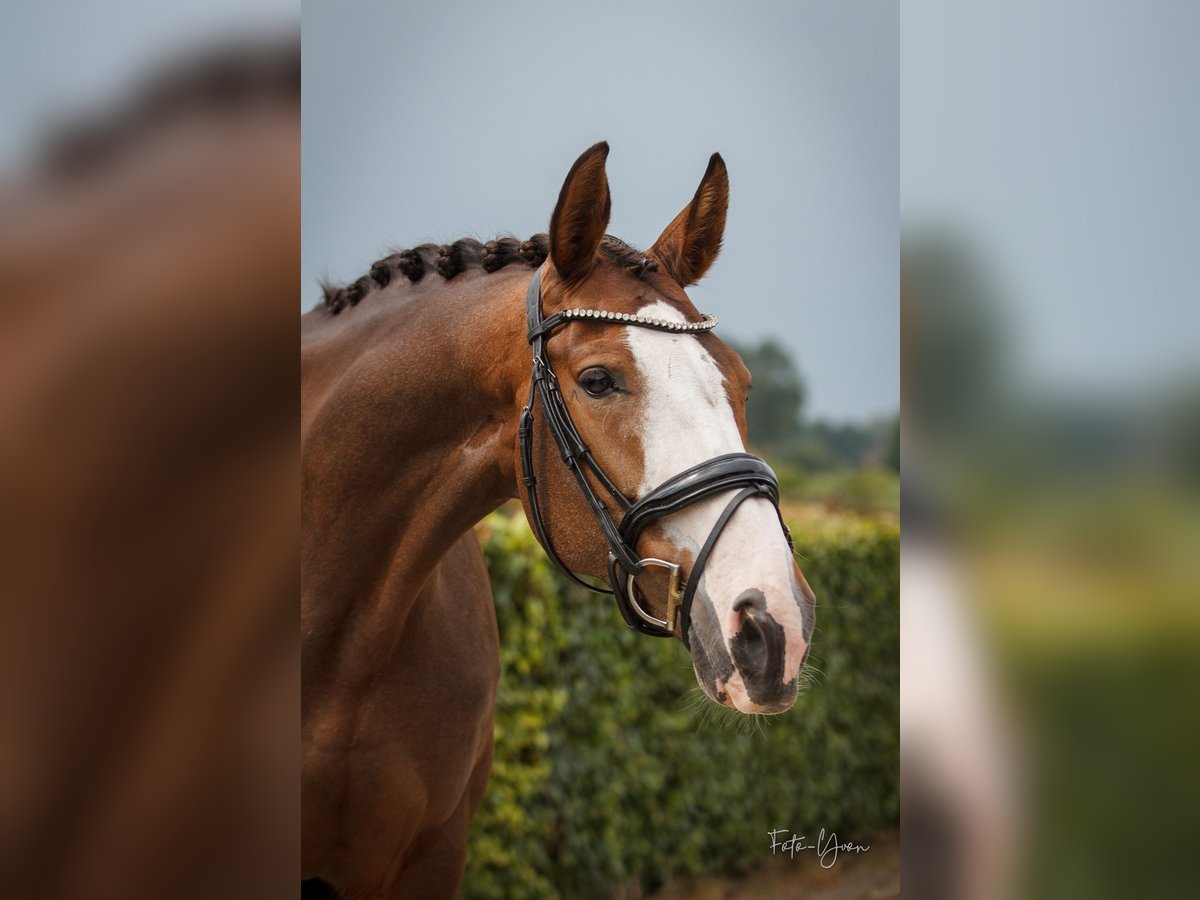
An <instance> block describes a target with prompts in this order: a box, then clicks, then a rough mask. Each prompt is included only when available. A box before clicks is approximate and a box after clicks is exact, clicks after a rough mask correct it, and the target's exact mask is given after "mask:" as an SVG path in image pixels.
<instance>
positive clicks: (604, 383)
mask: <svg viewBox="0 0 1200 900" xmlns="http://www.w3.org/2000/svg"><path fill="white" fill-rule="evenodd" d="M579 383H580V385H582V386H583V389H584V390H585V391H587V392H588V393H589V394H591V395H592V396H593V397H603V396H604V395H605V394H609V393H612V391H613V390H614V389H615V388H616V383H615V382H614V381H613V377H612V375H610V374H609V373H608V371H607V370H606V369H601V368H600V367H599V366H596V367H594V368H591V369H587V370H585V371H584V373H583V374H582V375H580V376H579Z"/></svg>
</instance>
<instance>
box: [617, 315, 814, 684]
mask: <svg viewBox="0 0 1200 900" xmlns="http://www.w3.org/2000/svg"><path fill="white" fill-rule="evenodd" d="M638 314H639V315H643V316H649V317H652V318H656V319H665V320H667V321H672V322H685V321H686V319H685V318H684V316H683V314H682V313H680V312H679V311H678V310H676V309H675V308H674V307H672V306H670V305H669V304H667V303H665V302H663V301H657V302H655V303H652V304H649V305H648V306H644V307H642V308H641V309H639V310H638ZM626 340H627V342H628V345H629V348H630V350H631V351H632V353H633V359H634V362H635V364H636V365H637V367H638V370H639V372H640V374H641V376H642V385H643V391H644V394H645V396H644V398H643V402H642V404H641V422H640V423H639V427H638V433H639V436H640V438H641V442H642V447H643V450H644V453H645V460H644V462H645V475H644V476H643V479H642V484H641V485H640V488H639V494H640V495H644V494H645V493H646V492H647V491H650V490H652V489H654V488H656V487H658V486H659V485H660V484H662V483H663V482H664V481H666V480H668V479H669V478H671V477H672V476H674V475H678V474H679V473H680V472H682V471H683V470H684V469H687V468H689V467H691V466H694V465H696V464H697V463H701V462H704V461H705V460H708V459H712V458H713V457H714V456H721V455H723V454H726V453H741V452H744V451H745V449H746V448H745V446H744V445H743V444H742V438H741V435H740V434H739V433H738V428H737V422H736V420H735V419H734V416H733V409H732V407H731V406H730V404H729V397H728V396H727V395H726V393H725V380H724V376H722V374H721V370H720V369H719V368H718V367H717V364H716V362H715V361H714V360H713V358H712V357H711V356H709V354H708V353H707V352H706V351H705V350H704V348H703V347H702V346H701V345H700V341H699V340H698V339H697V338H696V337H695V336H694V335H686V334H675V333H673V332H669V331H656V330H654V329H651V328H636V327H635V328H627V329H626ZM732 495H733V492H732V491H731V492H729V493H722V494H717V495H716V496H713V497H709V498H708V499H707V500H704V501H702V502H700V503H696V504H694V505H692V506H689V507H687V508H685V509H683V510H681V511H680V512H678V513H675V514H674V515H671V516H668V517H667V518H665V519H662V520H660V521H661V523H662V525H663V526H664V528H665V531H666V536H667V538H668V539H669V540H671V541H672V542H674V543H675V544H677V545H678V546H680V547H687V548H690V549H691V551H692V554H693V557H694V556H695V555H696V554H698V553H699V552H700V548H701V547H703V546H704V542H705V540H707V538H708V535H709V532H710V531H711V530H712V527H713V525H714V524H716V521H717V518H718V517H719V516H720V514H721V512H722V511H723V510H724V509H725V505H726V504H727V503H728V502H729V500H730V498H731V497H732ZM750 588H757V589H758V590H760V591H762V592H763V595H764V596H765V597H766V600H767V611H768V612H769V613H770V614H771V615H772V616H773V617H774V618H775V621H776V622H778V623H779V624H780V625H781V626H782V627H783V628H784V633H785V634H786V635H787V636H788V641H787V652H786V655H785V659H784V680H785V681H790V680H791V679H792V678H794V677H795V676H796V673H797V672H798V671H799V669H800V660H801V657H802V654H803V650H804V647H803V645H802V643H801V642H800V641H799V636H801V635H802V634H803V628H802V618H801V615H800V608H799V607H798V606H797V604H796V599H795V598H796V596H797V594H798V591H797V589H796V581H795V572H794V568H793V566H792V562H791V552H790V551H789V550H788V545H787V540H786V539H785V538H784V536H783V531H782V529H780V527H779V517H778V516H777V515H776V513H775V508H774V507H773V506H772V505H771V502H770V501H769V500H767V499H765V498H761V497H753V498H751V499H749V500H747V501H746V502H745V503H743V504H742V505H741V506H739V507H738V509H737V512H735V513H734V515H733V518H732V519H731V520H730V521H729V523H728V525H726V527H725V530H724V531H723V532H722V533H721V537H720V539H719V540H718V541H717V544H716V546H715V547H714V548H713V551H712V555H711V556H710V557H709V560H708V563H707V564H706V566H705V569H704V581H703V584H702V587H701V589H702V590H703V591H704V592H705V593H706V594H707V595H708V597H709V599H711V600H712V602H713V605H714V607H715V608H716V610H717V615H718V617H719V619H720V622H721V630H722V634H723V636H724V638H725V643H726V648H727V649H728V645H729V641H730V640H732V638H733V636H734V635H735V634H736V633H737V631H738V629H739V627H740V616H739V614H738V613H737V612H735V611H734V609H733V603H734V601H735V600H737V598H738V597H739V596H741V594H742V593H743V592H744V591H746V590H747V589H750ZM793 636H794V637H795V638H796V640H793V639H792V638H793ZM734 679H737V680H738V682H739V684H740V673H735V674H734V678H733V679H731V681H732V680H734Z"/></svg>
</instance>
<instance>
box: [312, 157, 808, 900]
mask: <svg viewBox="0 0 1200 900" xmlns="http://www.w3.org/2000/svg"><path fill="white" fill-rule="evenodd" d="M608 152H609V148H608V145H607V143H603V142H601V143H598V144H596V145H595V146H593V147H591V148H590V149H588V150H587V151H586V152H584V153H583V154H582V155H581V156H580V157H579V158H578V159H577V160H576V161H575V163H574V165H573V166H572V167H571V168H570V171H569V172H568V174H567V176H566V178H565V180H564V182H563V185H562V189H561V191H560V193H559V197H558V202H557V204H556V205H555V207H554V210H553V213H552V214H551V218H550V227H549V231H548V233H545V234H539V235H534V236H533V237H532V238H530V239H529V240H527V241H523V242H522V241H519V240H517V239H516V238H511V237H508V238H500V239H497V240H494V241H489V242H487V243H486V244H484V243H480V242H478V241H474V240H471V239H464V240H459V241H455V242H454V243H452V244H448V245H444V246H440V247H439V246H435V245H432V244H425V245H421V246H418V247H415V248H412V249H409V250H403V251H400V252H397V253H394V254H392V255H391V256H388V257H386V258H384V259H381V260H380V261H378V262H377V263H375V264H374V265H373V266H372V267H371V269H370V271H369V273H368V274H367V275H365V276H363V277H362V278H359V279H358V280H356V281H354V282H352V283H350V284H349V285H346V286H343V287H336V288H335V287H332V286H326V287H325V289H324V294H323V302H321V303H320V304H319V305H318V306H317V307H316V308H315V309H313V310H312V311H310V312H308V313H307V314H305V315H304V316H303V324H302V354H301V359H302V363H301V369H302V415H301V429H302V500H301V507H302V514H301V525H302V542H301V580H302V600H301V656H302V689H301V706H302V738H303V745H302V759H301V765H302V790H301V808H302V812H301V821H302V826H301V830H302V847H301V854H302V858H303V863H302V880H303V883H304V887H305V890H306V891H310V892H312V895H313V896H317V895H318V892H321V891H323V892H325V895H329V894H330V893H336V894H338V895H340V896H342V897H368V896H369V897H387V898H402V897H432V896H453V895H454V894H456V893H457V891H458V890H459V888H460V885H461V882H462V878H463V872H464V866H465V860H466V842H467V827H468V823H469V821H470V818H471V816H472V814H473V813H474V811H475V809H476V808H477V806H478V805H479V803H480V801H481V799H482V797H483V793H484V790H485V787H486V784H487V779H488V775H489V773H490V767H491V758H492V747H493V744H492V719H493V711H494V705H495V698H496V690H497V684H498V678H499V650H498V636H497V626H496V617H495V609H494V606H493V602H492V597H491V592H490V588H489V584H488V578H487V572H486V569H485V567H484V563H483V559H482V554H481V551H480V547H479V544H478V541H477V539H476V537H475V535H474V532H473V526H474V525H475V524H476V523H477V522H478V521H479V520H480V519H481V518H482V517H483V516H485V515H486V514H487V513H489V512H491V511H492V510H494V509H496V508H497V507H499V506H500V505H501V504H503V503H505V502H506V501H508V500H510V499H511V498H518V499H519V500H520V501H521V503H522V505H523V507H524V510H525V514H526V516H527V518H528V519H529V521H530V523H531V525H532V526H533V528H534V531H535V533H536V534H537V536H538V539H539V541H540V542H541V544H542V546H543V548H544V549H545V551H546V552H547V554H548V555H549V556H550V558H551V559H552V560H553V561H554V562H555V563H556V564H557V565H559V566H560V567H561V568H562V569H563V570H564V572H566V573H567V575H568V576H569V577H571V578H573V579H575V580H577V581H579V582H580V583H581V584H584V585H585V586H587V587H589V588H591V589H594V590H598V591H602V592H605V593H611V594H613V596H614V598H615V599H616V602H617V606H618V609H619V610H620V612H621V614H622V616H623V617H624V618H625V621H626V623H627V624H628V625H629V626H630V627H631V628H634V629H635V630H637V631H639V632H641V633H644V634H647V635H652V636H656V637H662V638H675V639H679V640H681V641H682V642H683V643H684V644H685V645H686V646H687V647H688V648H689V650H690V653H691V658H692V661H693V668H694V670H695V675H696V680H697V682H698V683H699V685H700V688H701V690H702V691H703V692H704V693H705V694H706V695H707V696H708V697H709V698H711V699H712V700H713V701H715V702H717V703H719V704H722V705H724V706H727V707H732V708H734V709H737V710H740V711H742V712H744V713H761V714H765V713H779V712H782V711H784V710H786V709H788V708H790V707H791V705H792V704H793V703H794V701H795V698H796V692H797V681H798V676H799V672H800V670H801V667H802V665H803V663H804V661H805V658H806V656H807V653H808V647H809V641H810V638H811V634H812V628H813V612H814V605H815V598H814V595H813V592H812V589H811V588H810V587H809V585H808V583H807V581H806V580H805V578H804V575H803V573H802V571H801V570H800V567H799V566H798V565H797V564H796V561H795V558H794V554H793V552H792V550H791V539H790V536H789V535H788V533H787V529H786V527H784V526H783V523H782V518H781V516H780V515H779V510H778V488H777V482H776V480H775V476H774V473H772V472H771V471H770V469H769V467H768V466H767V465H766V464H765V463H764V462H762V460H759V459H758V458H757V457H753V456H751V455H749V454H748V453H746V452H745V435H746V421H745V402H746V398H747V394H748V391H749V389H750V374H749V372H748V371H747V369H746V368H745V366H744V365H743V364H742V362H741V360H740V359H739V357H738V356H737V354H736V353H734V352H733V351H732V350H731V349H730V348H729V347H727V346H726V345H725V344H723V343H722V342H721V341H720V340H719V339H718V338H717V337H716V335H715V334H713V327H714V326H715V324H716V319H715V317H713V316H707V315H705V316H702V315H701V314H700V313H698V312H697V310H696V308H695V307H694V306H693V305H692V303H691V301H690V300H689V299H688V295H687V293H686V291H685V289H686V288H687V287H688V286H690V285H693V284H695V283H696V282H697V281H699V280H700V278H702V277H703V275H704V274H705V272H706V271H707V270H708V269H709V267H710V266H711V265H712V264H713V262H714V261H715V259H716V258H717V255H718V253H719V251H720V247H721V242H722V238H723V233H724V227H725V219H726V212H727V209H728V202H729V177H728V172H727V170H726V166H725V163H724V161H723V160H722V159H721V157H720V155H719V154H713V156H712V157H711V159H710V161H709V164H708V167H707V170H706V171H705V173H704V176H703V178H702V179H701V182H700V185H699V187H698V188H697V190H696V192H695V195H694V196H693V198H692V199H691V201H690V203H688V205H687V206H685V207H684V209H683V210H682V211H681V212H680V213H679V215H677V216H676V217H675V219H674V220H673V221H671V223H670V224H669V225H668V226H667V227H666V229H665V230H664V231H663V232H662V234H661V236H660V237H659V238H658V240H657V241H656V242H655V243H654V245H653V246H652V247H651V249H650V250H649V251H646V252H642V251H639V250H636V249H634V248H633V247H631V246H629V245H628V244H626V243H624V242H623V241H621V240H619V239H617V238H615V237H613V236H611V235H608V234H607V233H606V230H607V226H608V222H609V217H610V212H611V199H610V195H609V187H608V179H607V176H606V173H605V164H606V160H607V157H608ZM531 361H532V365H531ZM718 537H719V538H720V540H718ZM589 579H594V580H589ZM597 582H598V583H597ZM605 582H607V584H608V586H607V587H603V586H602V585H603V584H604V583H605Z"/></svg>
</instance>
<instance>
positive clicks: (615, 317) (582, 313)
mask: <svg viewBox="0 0 1200 900" xmlns="http://www.w3.org/2000/svg"><path fill="white" fill-rule="evenodd" d="M559 316H560V317H561V318H562V319H604V320H605V321H613V322H628V323H630V324H631V325H643V326H645V327H647V328H659V329H661V330H663V331H712V330H713V329H714V328H716V327H717V317H716V316H712V315H709V314H708V313H705V314H704V321H703V322H670V321H668V320H666V319H655V318H651V317H650V316H639V315H635V314H634V313H619V312H608V311H606V310H603V309H564V310H563V311H562V312H560V313H559Z"/></svg>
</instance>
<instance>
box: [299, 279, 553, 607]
mask: <svg viewBox="0 0 1200 900" xmlns="http://www.w3.org/2000/svg"><path fill="white" fill-rule="evenodd" d="M529 278H530V273H529V271H528V270H524V271H515V272H511V273H509V272H499V273H496V274H492V275H486V274H484V273H482V272H468V273H464V274H463V275H460V276H459V277H458V278H456V279H454V280H453V281H450V282H444V281H441V280H440V279H439V280H433V281H432V282H431V283H427V284H426V283H418V284H417V285H415V286H409V285H403V286H399V287H396V288H393V289H389V290H386V291H380V292H378V293H376V294H372V295H369V296H368V298H367V299H366V300H365V301H364V302H363V303H362V304H361V305H360V306H359V307H357V308H355V309H352V310H348V311H346V312H344V313H343V314H342V315H341V316H339V317H337V318H333V317H331V316H329V315H328V314H327V313H326V312H324V311H323V310H321V311H317V312H315V313H310V314H309V316H311V317H312V318H311V319H309V317H305V318H306V321H305V324H304V329H303V344H304V348H303V351H302V357H301V358H302V383H303V389H302V395H303V400H302V406H303V409H302V430H303V463H302V465H303V517H304V523H305V538H304V541H305V544H304V547H303V550H302V554H303V556H302V567H303V568H304V581H305V592H306V593H307V594H310V595H311V596H314V597H319V598H320V605H321V606H322V607H323V608H324V609H325V611H326V613H328V614H329V615H338V614H339V613H338V608H339V607H341V606H343V605H344V604H345V603H350V602H354V601H355V598H360V599H364V600H367V602H373V603H374V604H375V606H376V607H379V606H380V604H381V601H382V602H383V603H384V605H386V606H388V607H391V613H392V614H393V615H398V616H401V617H402V616H403V615H404V614H405V613H406V612H407V610H406V609H396V608H395V606H396V604H400V605H403V604H404V603H406V602H407V601H409V600H411V598H412V597H413V596H415V594H416V593H417V591H418V590H419V589H420V586H421V584H423V582H424V580H425V579H426V578H427V577H428V575H429V573H430V572H431V571H432V570H433V568H434V566H435V565H436V564H437V562H438V561H439V560H440V559H441V557H442V556H443V555H444V554H445V553H446V552H447V551H448V550H449V548H450V547H451V546H452V545H453V543H454V542H455V541H456V540H457V539H458V538H459V537H460V536H461V535H462V534H463V532H464V531H466V530H467V529H468V528H470V527H471V526H472V525H474V524H475V523H476V522H477V521H479V519H480V518H482V517H483V516H484V515H486V514H487V513H488V512H490V511H491V510H493V509H495V508H496V507H497V506H498V505H500V504H501V503H502V502H504V500H506V499H507V498H509V497H512V496H515V495H516V475H515V464H514V452H515V450H514V448H515V443H516V426H517V418H518V413H519V410H520V405H521V403H523V402H524V391H525V390H527V387H528V378H529V376H528V371H527V367H528V356H527V352H526V349H525V348H526V342H525V338H524V332H525V319H524V305H523V302H522V297H523V294H524V290H525V287H526V285H527V284H528V281H529ZM335 596H336V597H342V598H345V599H344V600H342V601H336V600H334V597H335ZM368 598H369V599H368Z"/></svg>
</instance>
